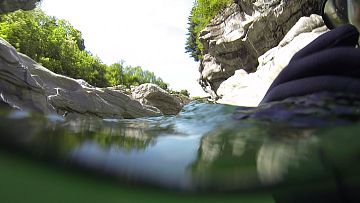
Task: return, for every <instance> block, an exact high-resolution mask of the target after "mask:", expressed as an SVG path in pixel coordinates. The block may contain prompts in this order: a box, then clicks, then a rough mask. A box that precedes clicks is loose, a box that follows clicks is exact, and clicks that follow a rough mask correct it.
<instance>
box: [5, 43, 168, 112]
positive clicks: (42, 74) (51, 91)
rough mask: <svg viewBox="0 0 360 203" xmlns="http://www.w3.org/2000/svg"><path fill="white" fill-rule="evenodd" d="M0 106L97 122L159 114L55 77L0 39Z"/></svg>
mask: <svg viewBox="0 0 360 203" xmlns="http://www.w3.org/2000/svg"><path fill="white" fill-rule="evenodd" d="M0 102H2V103H7V104H9V105H10V106H12V107H15V108H18V109H21V110H31V111H37V112H41V113H44V114H49V113H54V112H58V113H60V114H62V115H65V114H67V113H77V114H86V115H94V116H98V117H101V118H139V117H147V116H159V115H162V113H161V112H160V111H159V110H158V109H156V108H154V107H148V106H144V105H142V104H141V103H140V102H139V101H136V100H134V99H132V98H131V97H130V96H128V95H126V94H124V93H122V92H121V91H117V90H111V89H107V88H96V87H92V86H91V85H89V84H88V83H86V82H85V81H82V80H75V79H72V78H69V77H65V76H62V75H58V74H55V73H53V72H51V71H49V70H48V69H46V68H44V67H42V66H41V65H39V64H37V63H36V62H35V61H33V60H32V59H30V58H29V57H27V56H25V55H23V54H20V53H17V52H16V50H15V49H14V47H12V46H11V45H10V44H9V43H7V42H6V41H4V40H3V39H0Z"/></svg>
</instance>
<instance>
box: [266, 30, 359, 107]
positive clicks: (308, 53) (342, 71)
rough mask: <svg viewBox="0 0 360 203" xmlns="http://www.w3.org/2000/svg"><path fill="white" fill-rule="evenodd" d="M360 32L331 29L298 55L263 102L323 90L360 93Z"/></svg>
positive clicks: (283, 71)
mask: <svg viewBox="0 0 360 203" xmlns="http://www.w3.org/2000/svg"><path fill="white" fill-rule="evenodd" d="M358 40H359V32H358V31H357V29H356V28H355V27H354V26H352V25H343V26H340V27H338V28H335V29H334V30H331V31H329V32H327V33H325V34H323V35H321V36H320V37H318V38H317V39H316V40H314V41H313V42H311V43H310V44H309V45H307V46H306V47H304V48H303V49H302V50H300V51H299V52H298V53H296V54H295V55H294V56H293V58H292V59H291V61H290V63H289V65H288V66H286V67H285V68H284V70H282V71H281V72H280V74H279V75H278V76H277V78H276V79H275V80H274V82H273V83H272V85H271V86H270V88H269V90H268V91H267V93H266V95H265V97H264V98H263V100H262V101H261V103H268V102H272V101H280V100H283V99H286V98H288V97H294V96H303V95H307V94H312V93H316V92H321V91H328V92H351V93H357V94H360V49H357V48H355V46H356V45H357V44H358Z"/></svg>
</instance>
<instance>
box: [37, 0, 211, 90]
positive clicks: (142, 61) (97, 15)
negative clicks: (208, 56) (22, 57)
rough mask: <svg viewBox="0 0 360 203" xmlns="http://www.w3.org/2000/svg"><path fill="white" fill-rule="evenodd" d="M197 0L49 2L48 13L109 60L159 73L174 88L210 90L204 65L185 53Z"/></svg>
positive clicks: (45, 1) (45, 6) (46, 2)
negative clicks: (205, 86)
mask: <svg viewBox="0 0 360 203" xmlns="http://www.w3.org/2000/svg"><path fill="white" fill-rule="evenodd" d="M192 5H193V0H151V1H149V0H137V1H135V0H101V1H93V0H61V1H59V0H43V2H42V4H41V8H42V9H43V10H44V11H45V12H46V13H47V14H48V15H52V16H56V17H58V18H61V19H66V20H68V21H69V22H70V23H71V24H72V25H73V26H74V27H75V28H77V29H79V30H80V31H81V32H82V33H83V37H84V39H85V45H86V49H87V50H89V51H90V52H92V53H93V54H94V55H97V56H99V57H100V58H101V59H102V61H103V62H105V63H106V64H112V63H115V62H119V61H121V60H124V61H125V64H126V65H132V66H141V67H142V68H143V69H146V70H149V71H152V72H154V73H155V74H156V75H157V76H159V77H161V78H162V79H163V80H164V81H165V82H167V83H169V84H170V88H172V89H175V90H181V89H188V90H189V91H190V93H191V95H192V96H205V95H206V94H205V93H204V92H203V90H202V89H201V87H200V85H199V84H198V83H197V79H198V77H199V75H200V73H199V72H198V66H199V64H198V63H196V62H194V61H193V59H192V58H190V57H189V56H188V54H186V53H185V49H184V47H185V40H186V32H187V27H188V25H187V23H188V16H189V14H190V10H191V7H192Z"/></svg>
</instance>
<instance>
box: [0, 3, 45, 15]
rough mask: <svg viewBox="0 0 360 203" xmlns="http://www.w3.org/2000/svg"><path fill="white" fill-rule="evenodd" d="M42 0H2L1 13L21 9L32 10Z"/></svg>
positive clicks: (0, 4)
mask: <svg viewBox="0 0 360 203" xmlns="http://www.w3.org/2000/svg"><path fill="white" fill-rule="evenodd" d="M39 1H40V0H0V14H4V13H9V12H13V11H16V10H19V9H22V10H32V9H34V8H35V7H36V4H37V3H38V2H39Z"/></svg>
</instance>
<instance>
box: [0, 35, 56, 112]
mask: <svg viewBox="0 0 360 203" xmlns="http://www.w3.org/2000/svg"><path fill="white" fill-rule="evenodd" d="M0 101H3V102H5V103H8V104H9V105H10V106H12V107H14V108H18V109H23V110H33V111H37V112H41V113H50V112H51V111H53V108H52V107H51V106H50V105H48V103H47V98H46V96H45V91H44V90H43V89H42V88H41V86H40V85H39V84H38V83H37V81H36V80H35V79H34V78H33V77H32V76H31V74H30V71H29V70H28V68H27V67H26V66H24V64H23V63H22V61H21V59H20V57H19V55H18V54H17V52H16V50H15V49H14V47H12V46H11V45H10V44H8V43H7V42H6V41H4V40H2V39H1V38H0Z"/></svg>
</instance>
